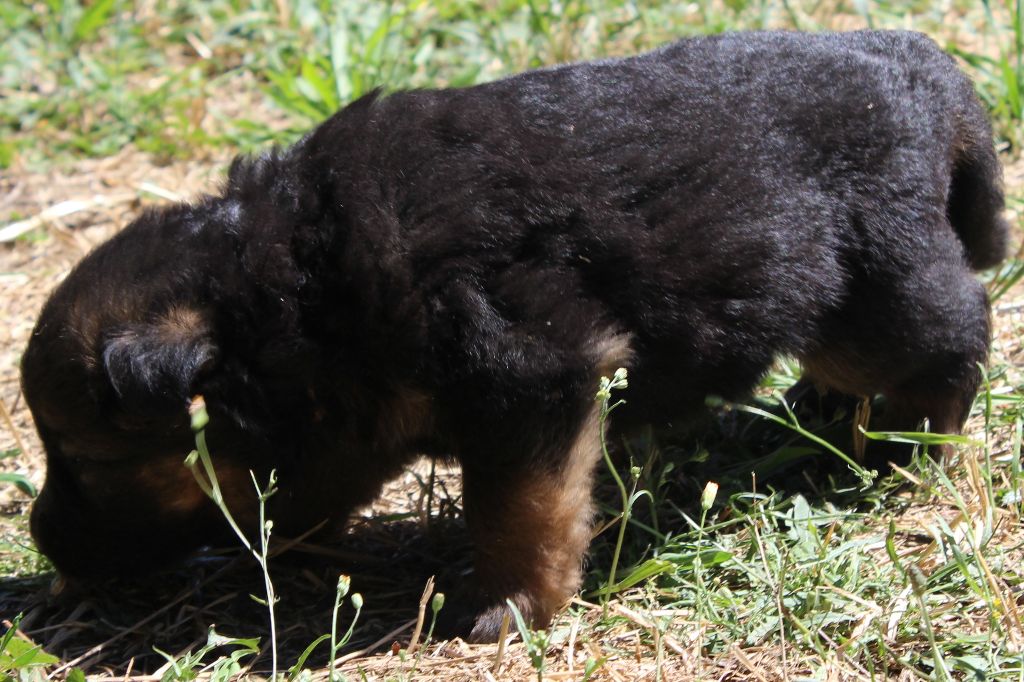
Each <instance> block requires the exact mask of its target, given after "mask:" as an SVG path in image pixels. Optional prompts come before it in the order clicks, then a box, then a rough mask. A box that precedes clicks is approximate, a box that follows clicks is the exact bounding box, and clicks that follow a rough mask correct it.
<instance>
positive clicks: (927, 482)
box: [0, 0, 1024, 680]
mask: <svg viewBox="0 0 1024 682" xmlns="http://www.w3.org/2000/svg"><path fill="white" fill-rule="evenodd" d="M146 7H148V9H145V10H141V9H139V8H138V7H137V6H136V5H135V4H134V3H129V2H127V1H126V0H93V1H92V2H87V3H83V2H80V1H79V0H45V1H41V2H36V3H33V4H28V3H25V2H23V0H0V169H8V170H4V171H3V172H4V173H12V172H17V171H18V170H19V169H22V168H28V169H38V168H46V167H49V166H53V165H64V164H68V163H72V162H74V161H75V160H77V159H80V158H84V157H105V156H109V155H112V154H116V153H117V152H118V151H119V150H121V149H122V148H124V147H125V146H128V145H131V146H134V147H136V148H138V149H141V150H143V151H146V152H149V153H151V154H152V159H153V163H166V162H170V161H173V160H175V159H183V158H193V157H197V156H202V155H204V154H208V153H211V152H218V153H219V152H221V151H223V150H225V149H228V150H249V149H253V148H255V147H257V146H259V145H262V144H265V143H267V142H268V141H270V140H274V141H277V142H288V141H290V140H292V139H294V138H295V137H296V136H297V135H299V134H301V132H303V131H305V130H307V129H308V128H309V127H310V126H311V125H313V124H314V123H315V122H317V121H319V120H321V119H322V118H324V117H326V116H327V115H329V114H330V113H331V112H333V111H334V110H335V109H336V108H337V107H339V106H341V105H343V104H344V103H345V102H347V101H349V100H351V99H352V98H354V97H357V96H359V95H360V94H362V93H365V92H367V91H368V90H370V89H371V88H374V87H377V86H383V87H385V88H388V89H397V88H405V87H428V86H461V85H470V84H473V83H478V82H482V81H486V80H490V79H493V78H497V77H500V76H501V75H504V74H507V73H511V72H515V71H519V70H522V69H525V68H530V67H535V66H541V65H544V64H550V63H555V62H560V61H566V60H574V59H585V58H592V57H600V56H604V55H612V54H627V53H633V52H636V51H639V50H642V49H646V48H649V47H652V46H655V45H658V44H660V43H663V42H665V41H667V40H670V39H672V38H674V37H678V36H682V35H693V34H699V33H709V32H718V31H725V30H735V29H760V28H794V27H796V28H801V29H807V30H817V29H823V28H831V27H836V26H841V27H843V28H849V27H857V26H874V27H900V28H905V27H913V28H918V29H921V30H925V31H926V32H928V33H930V34H931V35H932V36H933V37H935V38H936V39H937V40H939V41H940V43H942V44H943V45H944V46H946V47H947V48H948V49H950V50H951V51H952V52H953V53H954V54H956V55H957V56H958V57H959V58H960V59H961V60H962V63H963V64H964V65H965V67H966V68H967V69H968V71H969V72H970V73H971V75H972V76H974V78H975V80H976V84H977V88H978V92H979V95H980V96H981V98H982V100H983V101H984V102H985V104H986V105H987V106H988V108H989V109H990V111H991V113H992V116H993V120H994V124H995V130H996V133H997V137H998V144H999V147H1000V149H1001V150H1002V151H1003V152H1004V153H1005V155H1006V158H1007V159H1013V158H1016V157H1017V156H1018V155H1019V150H1018V145H1020V144H1021V143H1022V141H1024V140H1022V138H1021V129H1022V124H1024V109H1022V91H1024V66H1022V59H1024V47H1022V45H1024V14H1022V9H1021V0H991V1H989V2H973V1H970V0H953V2H952V3H949V2H946V3H933V2H928V1H927V0H917V1H896V0H891V1H876V0H789V1H784V0H724V1H722V2H710V1H708V0H700V1H698V2H693V3H683V2H674V1H672V2H670V1H667V0H650V1H639V0H562V1H560V2H555V1H554V0H549V1H543V0H492V1H489V2H483V3H481V2H477V1H470V0H440V1H436V2H427V1H425V0H423V1H410V2H404V3H390V4H389V3H387V2H374V1H371V0H352V1H351V2H345V3H331V2H326V1H325V0H321V1H318V0H301V1H297V2H293V3H277V2H273V1H272V0H254V1H252V2H242V1H241V0H207V1H205V2H184V1H183V0H181V1H173V0H166V1H163V2H157V3H151V4H148V5H146ZM1010 191H1011V193H1012V194H1014V195H1015V196H1014V197H1013V199H1012V202H1011V205H1012V206H1014V207H1016V209H1017V211H1018V214H1020V213H1021V210H1020V209H1021V206H1022V204H1021V203H1020V198H1019V197H1020V196H1021V193H1022V191H1024V188H1021V187H1011V188H1010ZM8 217H9V216H6V217H5V219H6V218H8ZM12 219H13V218H12ZM1022 275H1024V266H1022V264H1021V261H1020V260H1013V261H1010V262H1009V263H1008V264H1007V265H1006V266H1005V267H1004V268H1003V269H1002V270H1000V272H998V273H996V274H994V275H993V276H992V277H991V282H990V289H991V291H992V292H993V296H994V298H998V299H999V302H1000V303H1002V302H1004V301H1005V300H1006V298H1007V297H1009V296H1012V295H1013V293H1014V291H1015V289H1014V285H1015V284H1017V283H1018V281H1019V280H1020V278H1021V277H1022ZM1019 374H1020V372H1019V370H1018V368H1016V367H1013V366H1005V365H999V364H998V363H997V364H996V366H994V367H993V368H992V369H991V370H990V375H991V380H992V383H991V386H989V387H988V388H987V390H986V392H985V393H983V395H982V396H981V397H980V398H979V400H978V401H977V404H976V406H975V415H976V416H975V419H976V423H982V424H983V427H982V429H983V430H982V432H981V435H980V438H981V439H982V440H983V441H984V442H983V444H981V445H971V444H962V445H959V446H957V447H958V451H959V452H960V454H961V457H960V460H959V462H958V464H957V466H955V467H953V468H951V469H949V470H948V471H944V470H943V469H941V468H939V467H937V466H936V465H935V464H934V463H933V462H932V461H931V460H929V459H928V458H926V457H920V458H918V459H917V460H916V462H915V464H914V466H912V467H910V468H909V469H908V470H906V471H905V472H904V473H902V474H900V475H898V476H896V477H893V478H889V479H884V480H881V481H877V482H875V483H874V484H873V485H871V486H866V485H865V484H864V482H863V481H862V480H861V479H860V478H858V476H856V475H853V474H851V473H850V472H849V471H848V467H847V466H846V465H845V463H842V462H841V461H840V460H841V458H840V457H838V456H837V455H836V454H835V453H834V452H831V451H830V449H829V448H830V447H831V446H826V445H823V444H822V443H821V442H815V441H814V439H813V438H812V439H808V438H807V437H806V436H807V431H808V429H811V430H812V431H813V434H814V435H815V437H818V435H826V434H829V433H832V432H834V431H835V429H836V428H837V427H835V426H834V425H821V424H817V425H807V424H802V423H800V422H799V421H798V420H797V419H796V417H795V416H794V415H792V414H789V413H787V411H786V410H785V409H783V408H782V407H781V406H780V405H779V404H778V402H777V401H776V400H774V399H773V398H772V397H771V396H772V395H777V394H778V392H779V391H781V390H784V389H785V388H786V387H787V386H788V385H790V384H792V382H793V380H794V376H795V375H794V369H793V368H792V367H791V366H788V365H786V364H784V363H782V364H780V365H779V366H778V367H777V369H776V370H775V371H774V372H773V373H772V375H770V376H769V377H768V378H767V379H766V381H765V384H764V391H763V392H762V397H761V398H760V399H759V400H757V401H755V402H751V403H750V405H748V406H746V407H737V406H728V405H725V406H722V407H720V408H719V412H718V419H717V420H716V421H715V422H714V423H711V424H709V425H707V426H708V428H707V429H706V430H705V431H704V432H703V433H702V434H700V436H699V437H693V436H690V437H686V438H675V437H660V438H658V439H654V438H646V439H640V440H638V441H636V442H634V443H632V444H631V450H630V452H631V455H632V462H631V465H630V466H629V467H628V469H626V470H624V471H625V474H626V475H625V476H623V477H622V478H621V479H619V480H618V481H615V480H613V479H612V478H607V479H605V480H604V481H603V483H602V485H601V490H602V491H603V492H604V493H606V494H604V495H603V496H602V497H601V499H602V500H606V501H608V504H609V507H608V508H607V509H605V510H604V511H605V512H606V516H605V518H606V519H608V520H609V522H608V527H609V528H611V529H610V530H608V529H606V531H605V532H604V533H603V534H602V535H601V536H600V537H599V538H598V539H597V540H596V541H595V543H594V547H593V556H594V559H593V562H592V564H591V565H592V569H591V574H590V575H589V576H588V580H587V584H586V586H585V592H584V595H583V597H584V601H585V602H586V601H595V602H602V601H605V600H607V601H608V602H609V603H610V605H611V606H610V608H607V609H602V608H601V607H600V606H599V605H596V604H595V608H589V607H587V606H582V605H578V606H574V607H573V608H572V609H570V611H569V612H568V613H567V614H564V615H563V616H562V617H561V618H560V619H559V621H557V622H556V623H554V624H553V625H552V628H551V629H550V631H548V632H545V633H542V634H536V635H531V634H530V633H524V635H525V636H524V639H525V640H526V641H527V642H528V646H527V647H526V648H525V650H524V649H522V648H521V649H520V650H519V651H518V654H516V655H519V656H523V657H529V658H530V659H531V662H530V664H529V666H528V668H529V669H533V670H536V671H537V674H540V673H541V672H542V671H543V670H544V669H545V668H547V669H549V670H550V669H562V668H558V666H557V661H556V660H555V659H556V658H557V659H558V660H561V659H560V658H559V656H560V655H561V653H563V652H564V650H565V648H566V647H567V646H569V644H568V642H569V641H572V637H571V636H570V631H571V627H570V624H572V623H576V624H577V625H578V632H576V633H575V634H576V639H577V640H578V642H580V643H582V642H586V643H587V646H591V647H592V648H590V649H588V654H587V663H586V666H584V665H583V664H582V663H581V664H580V667H579V669H578V670H577V672H578V673H579V674H580V675H585V676H589V675H590V674H591V673H593V674H594V675H595V676H600V675H601V674H602V668H603V667H605V666H612V665H614V661H615V660H622V659H624V658H625V659H631V658H634V657H639V658H641V659H643V660H645V661H648V662H650V663H651V665H652V666H653V670H654V675H655V676H656V677H660V678H661V679H679V677H678V675H681V674H682V673H681V672H680V671H681V670H685V672H686V674H692V675H699V676H703V677H705V678H708V679H710V678H716V679H717V678H718V677H719V676H720V674H721V672H722V671H721V670H720V669H718V668H716V666H717V665H719V663H721V662H722V661H726V660H729V661H731V663H730V664H731V665H734V666H739V668H738V670H739V673H741V674H744V675H746V674H751V675H752V674H754V673H753V672H752V671H751V670H745V669H744V668H743V666H744V665H748V664H749V665H750V666H752V667H753V668H754V669H756V670H758V671H761V672H763V674H765V675H766V676H767V677H769V678H772V677H774V676H776V675H781V674H782V672H781V671H783V670H785V671H786V674H789V675H798V676H803V677H813V678H824V677H827V676H828V675H830V674H833V673H835V672H836V671H838V672H839V673H840V674H846V675H848V676H850V677H853V678H876V679H884V678H888V677H897V676H900V675H904V676H906V677H908V678H913V677H916V678H920V679H950V678H951V679H1005V680H1022V679H1024V655H1022V654H1021V653H1020V652H1021V650H1022V648H1024V629H1022V627H1021V623H1020V620H1021V618H1024V614H1022V613H1021V611H1022V609H1021V608H1020V606H1019V600H1020V594H1021V590H1022V586H1024V573H1022V569H1021V566H1022V561H1021V560H1022V558H1024V537H1022V536H1021V532H1020V528H1021V524H1022V518H1024V517H1022V513H1024V466H1022V461H1021V440H1022V438H1021V434H1022V431H1024V379H1022V378H1021V377H1020V376H1019ZM841 428H849V427H848V426H845V427H841ZM922 438H924V437H918V440H921V439H922ZM812 451H813V452H817V453H818V454H817V455H814V456H812V461H813V462H815V464H814V466H808V467H807V468H806V469H805V471H808V472H810V473H807V474H801V473H796V474H793V473H792V469H788V468H787V467H789V466H790V464H791V462H792V460H793V458H794V457H796V456H800V455H807V454H808V453H810V452H812ZM215 454H216V453H214V455H215ZM844 455H845V453H844ZM979 455H980V456H979ZM720 461H727V462H729V463H730V466H728V467H727V466H723V465H718V464H717V462H720ZM829 462H831V463H833V464H835V465H836V466H833V467H831V468H830V467H829V466H827V464H828V463H829ZM819 465H821V466H819ZM751 472H755V473H754V475H751ZM780 472H781V473H780ZM785 472H790V473H788V474H787V473H785ZM711 481H713V482H714V486H710V487H709V486H708V484H709V482H711ZM908 481H909V483H908ZM14 485H17V486H19V487H21V488H23V489H25V492H27V493H31V492H32V491H31V490H30V489H29V488H30V484H29V483H28V480H27V479H26V478H25V477H24V476H20V475H18V474H11V473H8V474H3V476H2V478H0V486H14ZM702 491H705V492H704V493H703V494H702ZM715 493H716V494H715ZM623 494H625V497H624V498H623V497H622V495H623ZM620 498H621V499H620ZM616 518H618V519H619V520H620V521H621V522H622V524H623V525H621V526H619V527H613V526H614V519H616ZM4 524H5V530H4V537H3V538H2V539H0V543H6V544H0V555H2V557H3V563H0V571H2V572H3V573H4V574H5V575H8V576H10V575H25V574H32V573H38V572H42V571H45V570H46V569H47V564H46V563H45V561H44V560H41V559H39V558H38V556H37V555H33V554H31V552H29V551H28V550H25V549H24V548H22V547H21V544H20V543H22V542H23V541H24V539H25V537H26V532H25V525H26V519H25V517H24V516H19V517H16V518H14V519H5V521H4ZM620 531H621V532H620ZM263 554H264V556H265V551H264V552H263ZM12 557H13V558H12ZM263 567H264V568H266V566H263ZM610 567H617V568H616V569H613V571H614V572H610V570H609V568H610ZM271 570H272V566H271ZM268 580H269V578H268ZM339 585H340V583H339ZM345 589H346V590H347V585H346V588H345ZM339 590H340V587H339ZM339 595H341V596H344V595H343V594H342V593H341V592H340V591H339ZM341 596H339V597H338V599H339V600H340V599H341ZM12 615H13V614H12ZM335 615H336V614H335ZM336 622H337V621H335V627H336ZM330 630H331V623H327V622H325V624H324V632H325V636H326V633H327V632H328V631H330ZM626 631H628V632H633V633H634V635H635V636H631V637H628V638H625V639H623V638H622V637H620V636H619V635H620V634H621V633H623V632H626ZM236 634H239V635H241V636H243V637H247V636H248V635H250V634H251V633H245V632H243V633H236ZM210 637H211V639H210V640H209V641H208V642H207V644H206V645H203V646H200V647H198V648H195V650H194V651H195V653H192V652H191V650H190V652H189V653H186V654H184V655H180V656H179V655H171V654H169V655H168V656H169V658H168V660H169V661H171V665H170V668H169V669H170V670H171V671H172V672H173V675H172V676H171V678H173V679H191V678H192V677H194V676H195V675H196V674H198V673H201V672H202V673H203V674H206V675H211V676H213V677H217V678H218V679H226V678H227V677H230V676H231V674H233V673H236V672H238V671H239V670H240V669H241V668H240V661H241V660H242V658H243V657H245V656H248V655H249V654H250V653H252V652H253V651H255V649H256V648H257V643H256V642H255V641H252V640H249V639H238V640H231V641H230V642H225V641H222V640H221V639H216V638H215V635H214V634H213V633H212V631H211V635H210ZM336 640H337V633H335V634H334V637H333V638H330V641H331V642H332V643H331V645H330V648H331V650H332V651H331V656H332V657H333V655H334V653H336V651H335V648H336V646H338V642H337V641H336ZM341 640H342V641H347V636H346V637H342V638H341ZM323 641H327V639H324V640H323ZM3 642H4V647H0V679H2V678H3V675H4V674H5V673H7V674H11V675H12V676H16V675H19V674H22V672H21V671H22V670H25V671H28V672H25V673H24V675H25V676H28V675H35V674H36V673H37V672H38V671H39V669H44V670H45V669H51V668H52V661H50V660H49V659H46V658H43V657H38V656H36V655H35V654H32V653H31V652H32V647H31V646H26V644H24V642H25V640H23V639H20V638H13V637H10V638H5V639H4V640H3ZM12 642H21V643H18V644H11V643H12ZM318 642H320V640H316V643H318ZM154 644H156V646H160V642H155V643H154ZM224 644H228V645H229V648H231V651H228V652H225V651H224V646H223V645H224ZM577 646H583V644H577ZM680 651H683V652H689V653H688V655H689V657H687V656H684V655H683V654H681V653H679V652H680ZM556 652H557V653H559V656H556V655H555V654H556ZM638 652H639V653H638ZM758 652H768V653H767V654H766V655H765V656H762V657H760V658H759V657H758V655H759V654H758ZM419 655H420V656H422V655H423V654H422V653H420V654H419ZM509 655H510V656H511V655H512V654H509ZM5 657H6V658H5ZM210 659H212V662H211V660H210ZM304 660H305V659H303V660H300V661H296V660H285V661H282V662H281V668H282V669H288V668H291V667H293V666H294V669H293V670H292V672H291V674H292V676H299V675H301V668H302V667H303V663H304ZM416 661H417V662H418V661H419V658H417V659H416ZM5 665H6V666H7V668H6V669H5V668H4V667H3V666H5ZM19 666H20V667H19ZM584 668H585V670H584ZM402 670H405V672H401V673H399V674H398V677H397V679H405V678H406V677H411V676H412V675H413V674H414V673H415V670H416V669H415V666H412V667H411V668H403V669H402ZM10 671H14V672H13V673H11V672H10ZM673 671H674V672H673ZM673 675H676V676H677V677H673ZM403 676H405V677H403ZM356 677H357V676H356ZM171 678H168V679H171Z"/></svg>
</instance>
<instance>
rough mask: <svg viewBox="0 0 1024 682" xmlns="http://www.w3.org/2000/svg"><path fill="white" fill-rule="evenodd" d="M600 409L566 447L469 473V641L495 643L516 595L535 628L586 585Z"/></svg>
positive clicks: (466, 491)
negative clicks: (473, 610) (472, 571)
mask: <svg viewBox="0 0 1024 682" xmlns="http://www.w3.org/2000/svg"><path fill="white" fill-rule="evenodd" d="M598 414H599V412H598V408H597V405H596V404H595V406H594V408H593V409H592V410H591V411H590V412H589V413H588V415H587V417H586V419H585V420H584V421H583V423H582V425H581V426H580V429H579V432H578V433H577V435H576V437H575V438H574V439H573V440H572V442H571V443H570V445H569V446H568V448H567V449H566V450H565V451H564V452H558V453H551V454H550V455H548V456H534V457H529V458H526V459H524V460H523V461H520V462H518V463H517V464H515V465H507V466H505V467H503V468H501V469H500V470H495V469H491V468H484V467H481V466H473V465H469V466H466V467H465V470H464V474H463V486H464V489H463V498H464V502H465V512H466V522H467V524H468V526H469V530H470V534H471V536H472V538H473V542H474V544H475V546H476V584H477V585H476V586H477V588H478V590H479V597H480V598H481V600H482V601H481V603H480V604H479V606H480V607H481V610H480V612H479V615H478V616H477V617H476V620H475V622H474V625H473V629H472V632H471V633H470V635H469V639H470V641H474V642H493V641H495V640H496V639H497V638H498V631H499V629H500V627H501V622H502V620H503V618H504V616H505V614H506V613H507V612H508V608H507V607H506V605H505V600H506V599H511V600H512V602H513V603H514V604H515V605H516V607H517V608H518V609H519V611H520V612H521V613H522V614H523V617H524V619H525V620H526V622H527V623H528V624H530V625H531V626H532V627H537V628H543V627H547V626H548V624H549V623H550V621H551V618H552V616H554V614H555V613H556V612H557V611H558V610H559V609H560V608H561V607H562V606H563V605H564V604H565V602H566V601H567V600H568V599H569V598H570V597H571V596H572V595H573V593H574V592H575V591H576V590H577V588H578V587H579V585H580V580H581V578H582V562H583V555H584V553H585V552H586V550H587V546H588V545H589V543H590V534H591V529H592V519H593V505H592V502H591V487H592V478H593V470H594V465H595V463H596V462H597V461H598V460H599V459H600V452H601V440H600V421H599V419H598Z"/></svg>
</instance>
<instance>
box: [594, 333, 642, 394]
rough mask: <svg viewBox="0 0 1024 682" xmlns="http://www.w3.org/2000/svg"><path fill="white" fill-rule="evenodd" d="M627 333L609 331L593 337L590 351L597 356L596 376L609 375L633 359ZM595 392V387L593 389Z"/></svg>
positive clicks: (629, 338)
mask: <svg viewBox="0 0 1024 682" xmlns="http://www.w3.org/2000/svg"><path fill="white" fill-rule="evenodd" d="M631 340H632V338H631V337H630V335H629V334H621V333H610V334H605V335H602V336H600V337H599V338H597V339H595V340H594V342H593V344H592V345H591V347H590V352H591V353H592V354H593V355H594V357H596V358H597V362H596V364H597V375H598V377H609V378H611V376H612V375H613V374H614V373H615V370H617V369H619V368H620V367H627V366H628V365H629V363H630V361H631V360H632V359H633V348H632V346H631V344H630V341H631ZM594 393H597V388H595V389H594Z"/></svg>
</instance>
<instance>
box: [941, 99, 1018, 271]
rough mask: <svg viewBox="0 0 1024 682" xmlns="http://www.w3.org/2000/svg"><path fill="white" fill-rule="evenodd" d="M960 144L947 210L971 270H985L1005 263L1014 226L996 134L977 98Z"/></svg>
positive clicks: (966, 118) (969, 109) (963, 126)
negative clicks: (1007, 207)
mask: <svg viewBox="0 0 1024 682" xmlns="http://www.w3.org/2000/svg"><path fill="white" fill-rule="evenodd" d="M958 143H959V144H957V148H956V151H955V153H954V158H953V175H952V178H951V180H950V187H949V199H948V203H947V205H946V210H947V214H948V216H949V222H950V223H951V224H952V225H953V229H954V230H955V231H956V234H957V236H958V237H959V238H960V241H961V242H962V243H963V245H964V250H965V251H966V252H967V260H968V262H969V263H970V265H971V267H972V268H973V269H974V270H984V269H986V268H991V267H993V266H995V265H998V264H999V263H1000V262H1002V260H1003V259H1004V258H1005V257H1006V247H1007V240H1008V237H1009V232H1010V226H1009V224H1008V223H1007V222H1006V219H1005V218H1004V217H1003V215H1002V214H1003V208H1004V199H1003V187H1002V169H1001V168H1000V165H999V159H998V158H997V157H996V152H995V149H994V147H993V145H992V128H991V126H990V125H989V122H988V118H987V117H986V115H985V112H984V111H983V110H982V108H981V104H980V103H979V102H978V101H977V99H976V98H975V97H974V94H973V92H972V93H971V94H970V100H969V105H968V107H967V111H965V112H964V116H963V118H962V123H961V129H960V139H959V140H958Z"/></svg>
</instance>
